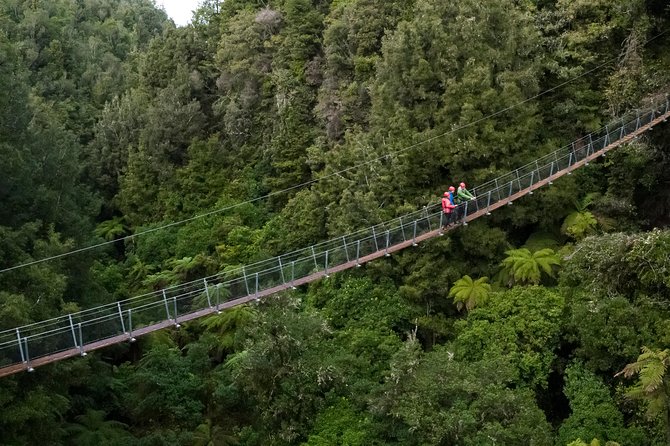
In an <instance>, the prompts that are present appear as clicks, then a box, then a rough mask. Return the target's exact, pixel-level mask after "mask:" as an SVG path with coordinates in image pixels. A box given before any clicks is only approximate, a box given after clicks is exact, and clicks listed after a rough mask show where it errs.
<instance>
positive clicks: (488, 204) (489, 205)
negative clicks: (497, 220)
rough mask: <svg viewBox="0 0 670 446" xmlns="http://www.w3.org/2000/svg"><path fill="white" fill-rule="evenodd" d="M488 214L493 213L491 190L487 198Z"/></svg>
mask: <svg viewBox="0 0 670 446" xmlns="http://www.w3.org/2000/svg"><path fill="white" fill-rule="evenodd" d="M486 215H491V191H489V192H488V197H487V198H486Z"/></svg>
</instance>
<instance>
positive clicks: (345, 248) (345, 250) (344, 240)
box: [342, 236, 349, 263]
mask: <svg viewBox="0 0 670 446" xmlns="http://www.w3.org/2000/svg"><path fill="white" fill-rule="evenodd" d="M342 245H344V254H345V255H346V256H347V263H349V248H347V239H346V238H344V236H342Z"/></svg>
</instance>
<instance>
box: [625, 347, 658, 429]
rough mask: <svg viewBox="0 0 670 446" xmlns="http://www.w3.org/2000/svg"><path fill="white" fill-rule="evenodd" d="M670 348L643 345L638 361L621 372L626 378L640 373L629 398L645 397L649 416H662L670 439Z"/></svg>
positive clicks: (629, 392) (629, 393)
mask: <svg viewBox="0 0 670 446" xmlns="http://www.w3.org/2000/svg"><path fill="white" fill-rule="evenodd" d="M669 366H670V350H668V349H666V350H662V351H661V350H652V349H650V348H648V347H642V354H641V355H640V356H638V358H637V361H635V362H633V363H630V364H628V365H626V367H624V369H623V370H622V371H621V372H619V374H622V375H624V376H625V377H626V378H630V377H632V376H635V375H638V381H637V383H636V384H635V385H634V386H633V387H632V388H631V389H630V390H629V391H628V392H627V393H626V395H627V396H628V397H629V398H638V399H643V400H645V401H646V403H647V416H648V417H649V418H654V417H657V416H660V418H661V419H662V420H663V426H664V427H665V432H666V438H667V440H668V441H670V405H669V404H668V403H669V402H670V376H669V374H668V367H669Z"/></svg>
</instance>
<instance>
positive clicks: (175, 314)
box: [172, 296, 179, 328]
mask: <svg viewBox="0 0 670 446" xmlns="http://www.w3.org/2000/svg"><path fill="white" fill-rule="evenodd" d="M172 304H173V307H174V318H173V319H172V320H173V321H174V325H175V326H176V327H177V328H179V322H177V313H178V311H177V296H174V297H173V298H172Z"/></svg>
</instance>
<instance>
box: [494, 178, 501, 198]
mask: <svg viewBox="0 0 670 446" xmlns="http://www.w3.org/2000/svg"><path fill="white" fill-rule="evenodd" d="M494 181H495V185H496V193H497V194H498V200H497V201H500V200H502V198H501V197H500V186H498V179H497V178H495V179H494Z"/></svg>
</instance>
